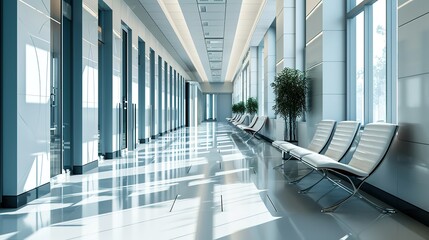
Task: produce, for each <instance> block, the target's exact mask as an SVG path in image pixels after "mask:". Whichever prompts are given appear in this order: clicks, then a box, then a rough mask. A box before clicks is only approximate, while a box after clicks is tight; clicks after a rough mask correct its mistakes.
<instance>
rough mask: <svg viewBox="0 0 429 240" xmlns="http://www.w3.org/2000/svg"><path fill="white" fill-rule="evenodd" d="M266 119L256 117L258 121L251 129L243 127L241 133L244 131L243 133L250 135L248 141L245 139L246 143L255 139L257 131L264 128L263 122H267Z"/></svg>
mask: <svg viewBox="0 0 429 240" xmlns="http://www.w3.org/2000/svg"><path fill="white" fill-rule="evenodd" d="M267 118H268V117H267V116H261V117H258V120H257V121H256V123H255V124H254V125H253V127H244V128H242V130H243V131H245V132H247V133H249V134H251V135H252V136H251V137H250V138H249V139H247V141H249V140H250V139H252V138H254V137H256V133H258V132H259V131H261V129H262V128H263V127H264V125H265V122H266V121H267ZM247 141H246V142H247Z"/></svg>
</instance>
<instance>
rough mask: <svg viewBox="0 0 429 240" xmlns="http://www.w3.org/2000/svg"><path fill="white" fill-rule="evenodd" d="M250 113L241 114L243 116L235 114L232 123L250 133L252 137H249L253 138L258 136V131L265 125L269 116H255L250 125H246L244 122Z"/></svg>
mask: <svg viewBox="0 0 429 240" xmlns="http://www.w3.org/2000/svg"><path fill="white" fill-rule="evenodd" d="M247 116H248V115H245V114H243V115H241V116H237V115H236V116H235V117H233V118H231V121H230V122H231V123H232V124H233V125H235V126H237V127H238V128H240V129H241V130H243V131H244V132H246V133H248V134H250V135H251V137H250V138H249V139H248V140H250V139H252V138H253V137H256V133H258V132H259V131H260V130H261V129H262V128H263V127H264V125H265V123H266V121H267V116H260V117H258V116H256V115H255V116H254V117H253V119H252V121H250V123H249V125H245V124H243V123H244V121H245V119H246V118H247Z"/></svg>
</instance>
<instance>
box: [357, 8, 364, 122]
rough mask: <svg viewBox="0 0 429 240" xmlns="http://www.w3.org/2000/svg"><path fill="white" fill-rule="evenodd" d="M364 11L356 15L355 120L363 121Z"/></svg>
mask: <svg viewBox="0 0 429 240" xmlns="http://www.w3.org/2000/svg"><path fill="white" fill-rule="evenodd" d="M364 42H365V36H364V13H363V12H361V13H360V14H359V15H358V16H357V17H356V120H357V121H359V122H361V123H364V111H365V68H364V65H365V62H364V61H365V60H364V57H365V52H364V51H365V49H364V47H365V46H364Z"/></svg>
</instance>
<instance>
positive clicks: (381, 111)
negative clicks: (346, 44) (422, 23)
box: [372, 0, 386, 122]
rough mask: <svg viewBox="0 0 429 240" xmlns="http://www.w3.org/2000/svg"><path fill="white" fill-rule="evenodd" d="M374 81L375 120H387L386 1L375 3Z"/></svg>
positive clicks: (373, 27) (373, 28)
mask: <svg viewBox="0 0 429 240" xmlns="http://www.w3.org/2000/svg"><path fill="white" fill-rule="evenodd" d="M373 12H375V13H376V14H374V15H373V22H372V23H373V25H372V31H373V33H372V40H373V45H372V66H373V67H372V68H373V69H372V81H373V89H372V90H373V94H372V96H373V99H372V104H373V106H372V110H373V121H374V122H378V121H386V1H385V0H379V1H377V2H375V3H374V4H373Z"/></svg>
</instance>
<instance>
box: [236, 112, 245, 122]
mask: <svg viewBox="0 0 429 240" xmlns="http://www.w3.org/2000/svg"><path fill="white" fill-rule="evenodd" d="M244 116H245V115H244V114H243V115H240V117H238V118H236V119H235V120H234V122H240V121H241V119H242V118H244Z"/></svg>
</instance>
